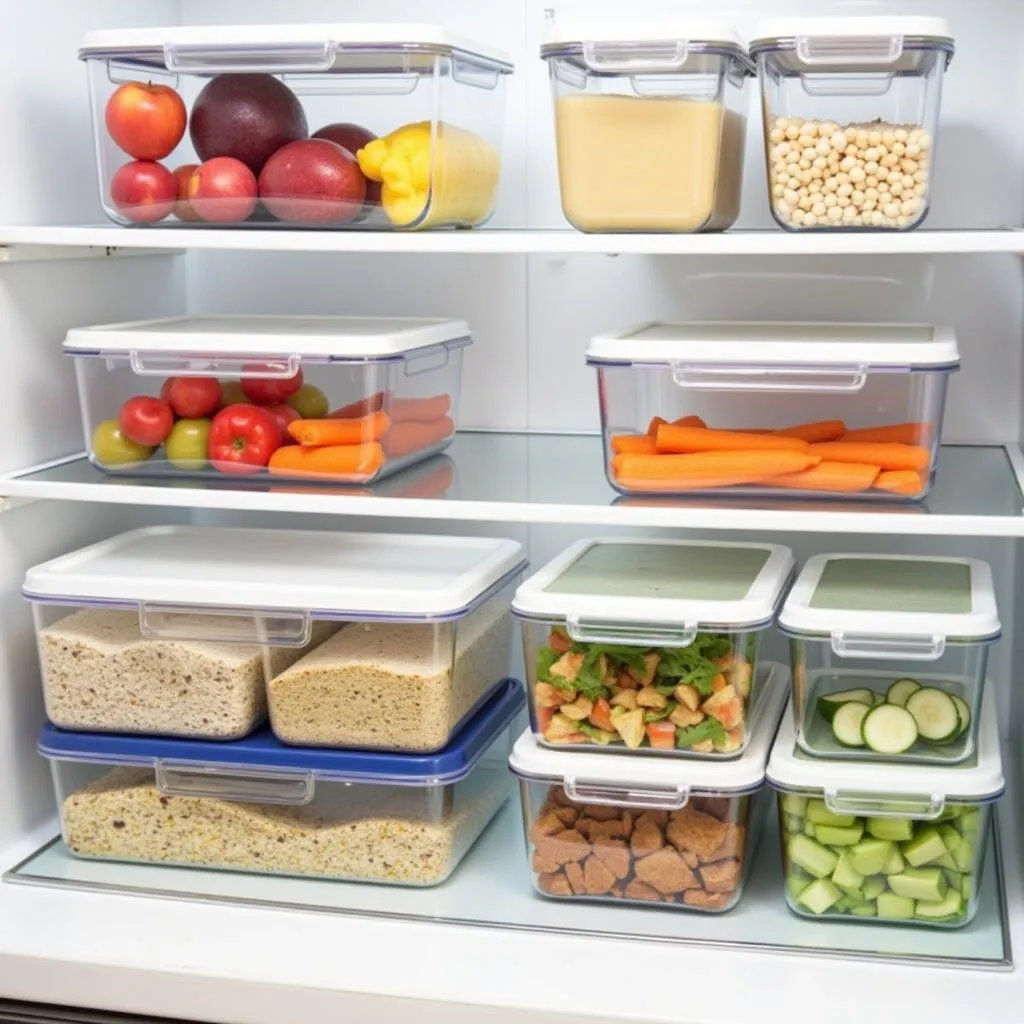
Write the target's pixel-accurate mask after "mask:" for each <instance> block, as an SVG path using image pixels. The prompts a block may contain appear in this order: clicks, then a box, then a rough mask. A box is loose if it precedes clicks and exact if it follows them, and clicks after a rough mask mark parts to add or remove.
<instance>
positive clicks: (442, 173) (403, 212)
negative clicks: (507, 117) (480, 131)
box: [356, 121, 501, 228]
mask: <svg viewBox="0 0 1024 1024" xmlns="http://www.w3.org/2000/svg"><path fill="white" fill-rule="evenodd" d="M431 127H432V126H431V122H430V121H420V122H417V123H415V124H407V125H404V126H403V127H401V128H398V129H397V130H396V131H393V132H392V133H391V134H390V135H385V136H384V137H383V138H380V139H374V140H373V141H372V142H369V143H367V144H366V145H365V146H364V147H363V148H362V149H360V150H359V152H358V153H357V154H356V159H357V160H358V161H359V167H360V169H361V170H362V172H363V174H365V175H366V177H367V178H369V179H371V180H372V181H379V182H382V183H383V187H382V188H381V205H382V206H383V207H384V212H385V213H386V214H387V216H388V219H389V220H390V221H391V223H392V224H395V225H397V226H399V227H415V228H427V227H440V226H443V225H473V224H479V223H480V222H481V221H482V220H484V219H485V218H486V217H487V215H488V214H489V213H490V212H491V207H492V206H493V205H494V196H495V193H496V192H497V190H498V173H499V170H500V162H501V161H500V157H499V156H498V153H497V151H496V150H495V149H494V147H493V146H491V145H490V144H489V143H488V142H486V141H485V140H484V139H482V138H481V137H480V136H479V135H477V134H475V133H474V132H471V131H467V130H466V129H465V128H458V127H456V126H455V125H452V124H445V123H444V122H439V123H438V125H437V129H436V131H437V134H436V136H432V134H431Z"/></svg>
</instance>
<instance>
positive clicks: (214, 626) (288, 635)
mask: <svg viewBox="0 0 1024 1024" xmlns="http://www.w3.org/2000/svg"><path fill="white" fill-rule="evenodd" d="M139 632H140V633H141V634H142V635H143V636H144V637H145V638H146V639H147V640H179V641H180V640H193V641H208V642H212V643H223V644H264V645H266V646H268V647H305V646H306V645H307V644H308V643H309V642H310V639H311V638H312V635H313V621H312V616H311V615H310V613H309V612H301V611H298V612H292V611H262V610H259V609H255V608H202V607H182V606H181V605H160V604H147V603H145V602H144V603H142V604H140V605H139Z"/></svg>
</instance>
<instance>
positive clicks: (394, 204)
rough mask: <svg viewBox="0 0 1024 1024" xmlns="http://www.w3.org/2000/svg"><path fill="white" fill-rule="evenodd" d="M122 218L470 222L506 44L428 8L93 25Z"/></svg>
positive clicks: (144, 221)
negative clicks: (427, 14)
mask: <svg viewBox="0 0 1024 1024" xmlns="http://www.w3.org/2000/svg"><path fill="white" fill-rule="evenodd" d="M79 57H80V58H81V59H82V60H84V61H85V62H86V65H87V67H88V71H89V88H90V95H91V99H92V114H93V126H94V131H95V136H96V155H97V159H98V161H99V183H100V200H101V202H102V204H103V208H104V210H105V211H106V213H107V215H108V216H109V217H110V218H111V219H112V220H115V221H116V222H117V223H118V224H125V225H154V224H158V225H173V226H175V227H180V226H183V225H184V226H198V227H210V226H217V225H229V226H232V227H238V226H243V225H244V226H246V227H249V226H253V227H258V228H272V227H284V228H288V227H295V226H302V227H318V228H371V229H373V228H378V229H389V228H433V227H452V226H459V227H472V226H474V225H477V224H481V223H483V222H484V221H485V220H487V218H488V217H489V216H490V215H491V211H492V209H493V207H494V202H495V197H496V195H497V190H498V179H499V174H500V170H501V136H502V127H503V120H504V116H505V97H504V86H505V78H506V76H507V75H509V74H511V72H512V65H511V64H510V63H509V60H508V57H507V56H506V55H505V54H504V53H503V52H502V51H500V50H496V49H493V48H491V47H489V46H486V45H483V44H481V43H477V42H474V41H473V40H471V39H465V38H463V37H462V36H459V35H457V34H455V33H453V32H449V31H448V30H447V29H445V28H443V27H441V26H436V25H420V24H362V23H359V22H349V23H346V24H336V25H206V26H190V27H177V28H141V29H116V30H103V31H98V32H90V33H88V34H87V35H86V37H85V42H84V45H83V46H82V48H81V49H80V50H79Z"/></svg>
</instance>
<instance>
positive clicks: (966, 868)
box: [953, 836, 975, 875]
mask: <svg viewBox="0 0 1024 1024" xmlns="http://www.w3.org/2000/svg"><path fill="white" fill-rule="evenodd" d="M974 853H975V850H974V842H973V840H972V839H970V838H968V837H967V836H964V837H963V839H961V840H960V845H959V846H958V847H957V848H956V849H955V850H954V851H953V862H954V863H955V864H956V869H957V871H959V872H960V873H961V874H964V875H969V874H970V873H971V872H972V871H973V870H974Z"/></svg>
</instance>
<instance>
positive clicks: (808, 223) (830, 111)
mask: <svg viewBox="0 0 1024 1024" xmlns="http://www.w3.org/2000/svg"><path fill="white" fill-rule="evenodd" d="M750 54H751V56H752V57H753V58H754V60H756V62H757V73H758V77H759V79H760V81H761V97H762V108H763V110H764V143H765V158H766V162H767V169H768V193H769V201H770V204H771V208H772V215H773V216H774V217H775V220H776V221H777V222H778V223H779V224H780V225H781V226H782V227H784V228H786V230H788V231H807V230H815V229H825V230H840V231H843V230H846V231H850V230H853V231H857V230H860V231H864V230H889V231H906V230H909V229H910V228H916V227H918V226H919V225H920V224H921V223H922V221H923V220H924V218H925V216H926V215H927V213H928V210H929V208H930V205H931V203H930V193H931V188H932V175H933V172H934V170H935V145H936V136H937V133H938V128H939V108H940V105H941V101H942V81H943V77H944V76H945V72H946V68H947V67H948V66H949V62H950V61H951V60H952V59H953V37H952V36H951V35H950V33H949V25H948V24H947V23H946V21H945V20H944V19H942V18H930V17H916V16H914V17H893V16H883V17H873V16H867V17H797V18H774V19H772V20H770V21H765V22H763V23H762V24H761V25H759V26H758V28H757V32H756V37H755V39H754V41H753V42H752V43H751V44H750Z"/></svg>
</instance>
